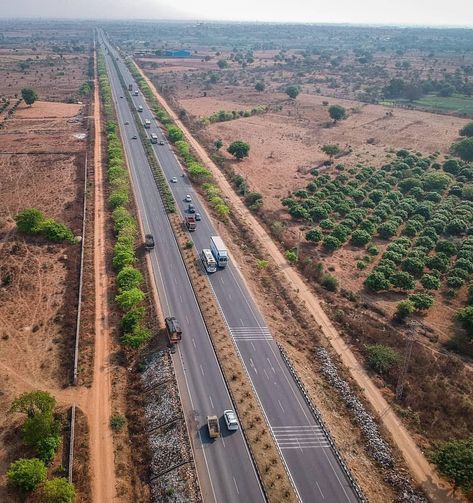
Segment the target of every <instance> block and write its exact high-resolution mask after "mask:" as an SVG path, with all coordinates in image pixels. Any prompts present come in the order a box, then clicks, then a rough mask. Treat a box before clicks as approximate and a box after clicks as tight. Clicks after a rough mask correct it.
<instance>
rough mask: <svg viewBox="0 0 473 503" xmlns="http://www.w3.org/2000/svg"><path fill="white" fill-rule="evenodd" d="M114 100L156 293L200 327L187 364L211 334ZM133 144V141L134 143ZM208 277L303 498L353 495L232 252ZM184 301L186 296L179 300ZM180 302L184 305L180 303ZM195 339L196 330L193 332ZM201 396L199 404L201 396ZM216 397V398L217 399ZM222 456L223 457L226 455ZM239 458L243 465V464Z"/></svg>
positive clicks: (162, 157) (125, 111)
mask: <svg viewBox="0 0 473 503" xmlns="http://www.w3.org/2000/svg"><path fill="white" fill-rule="evenodd" d="M112 51H113V49H112ZM113 54H114V57H115V58H116V57H118V54H117V53H116V52H113ZM116 62H117V64H118V67H119V71H120V73H121V74H122V76H123V78H124V80H125V82H126V83H127V84H129V83H133V89H134V90H135V89H138V87H137V85H136V82H135V81H134V79H133V77H132V75H131V74H130V72H129V70H128V69H127V68H126V65H125V64H124V62H123V61H122V60H121V58H119V59H118V60H117V61H116ZM112 86H113V88H114V90H115V91H114V92H115V94H117V95H118V96H124V93H125V92H128V91H125V90H124V89H123V88H122V87H121V85H120V82H119V81H118V78H117V77H116V75H114V72H112ZM130 94H131V93H130ZM132 100H133V103H134V105H135V106H136V107H138V105H141V106H142V107H143V112H142V113H140V116H141V117H142V122H143V123H144V121H145V119H150V120H151V128H150V129H148V130H147V132H148V135H149V136H150V135H151V134H152V133H155V134H156V135H157V136H158V141H161V140H162V141H164V142H165V144H164V145H159V143H158V144H153V147H154V151H155V153H156V156H157V158H158V160H159V163H160V165H161V167H162V169H163V171H164V173H165V175H166V177H167V179H168V180H171V179H172V178H173V177H176V178H177V183H170V187H171V190H172V192H173V194H174V197H175V199H176V203H177V207H178V211H179V212H180V213H181V215H182V216H183V215H184V214H185V212H186V209H187V203H186V202H184V199H185V197H186V195H187V194H189V195H190V196H191V198H192V203H193V204H194V206H195V207H196V211H197V212H198V213H200V214H201V216H202V220H201V221H200V222H197V230H196V231H195V232H193V233H191V234H190V237H191V238H192V240H193V241H194V243H195V246H196V249H197V251H198V252H200V250H202V249H203V248H210V236H214V235H218V230H216V229H215V227H214V225H213V223H212V222H211V221H210V218H209V216H208V215H207V212H206V211H205V208H204V207H203V205H201V203H200V201H199V199H198V196H197V194H196V193H195V191H194V190H193V188H192V184H191V183H190V181H189V180H188V179H187V176H184V177H183V176H182V175H183V174H184V171H183V169H182V167H181V165H180V163H179V162H178V160H177V159H176V157H175V155H174V152H173V150H172V148H171V146H170V145H169V144H168V143H167V141H166V138H165V136H164V134H163V132H162V131H161V129H160V127H159V125H158V123H157V121H156V120H155V119H154V114H153V113H152V112H151V110H150V108H149V106H148V104H147V102H146V100H145V98H144V97H143V95H142V93H141V92H140V93H139V96H132ZM117 103H118V108H119V118H120V121H121V124H120V127H121V129H122V130H124V131H125V133H124V140H125V145H126V149H127V152H128V150H130V154H129V156H132V157H133V159H134V163H133V164H134V165H135V168H132V170H133V171H135V170H136V166H139V173H140V174H139V176H138V177H137V176H136V173H134V174H133V178H134V179H135V177H136V178H137V180H136V182H135V181H134V185H135V190H137V189H138V187H137V186H138V185H140V186H141V188H140V189H138V190H137V192H141V191H142V192H143V193H142V194H141V196H139V197H138V199H139V201H138V205H139V208H140V211H141V213H142V215H143V218H144V220H145V222H146V220H148V222H149V224H152V226H153V228H152V230H151V233H154V236H155V237H156V238H157V253H158V254H159V251H158V250H160V249H162V248H163V247H165V249H166V253H165V258H164V260H163V259H162V258H161V256H160V257H159V260H156V261H154V263H153V265H154V267H155V270H156V271H160V272H159V273H158V274H160V275H164V274H165V270H167V269H168V268H172V269H171V270H170V271H168V272H169V273H170V274H169V275H170V276H171V277H170V278H169V282H168V281H166V280H164V281H161V284H162V285H164V289H165V292H163V291H160V296H161V299H162V298H163V296H167V297H170V296H173V297H176V298H174V299H173V301H174V302H177V304H179V303H181V309H180V310H179V312H177V311H173V312H174V314H175V315H176V317H178V318H179V319H182V316H183V317H184V320H185V319H186V316H188V317H189V321H190V324H189V325H188V326H189V333H192V334H195V333H196V330H197V331H198V332H199V334H200V332H202V335H201V336H199V342H198V345H199V351H198V353H199V356H198V358H197V355H196V354H195V353H194V354H190V353H192V348H190V349H191V351H190V353H188V351H187V347H186V345H187V346H188V345H189V340H188V339H186V338H185V336H184V340H183V342H182V343H181V347H180V350H181V353H182V355H183V356H184V361H185V365H186V366H187V367H189V366H190V360H191V359H200V358H202V354H201V345H202V347H203V346H204V345H205V346H206V347H207V346H208V345H209V342H208V341H204V339H205V338H206V337H207V339H208V336H207V334H206V332H205V329H204V328H203V327H202V328H200V327H201V325H202V322H201V320H200V315H199V314H198V310H197V307H195V299H193V300H192V301H190V300H188V299H189V298H190V297H191V296H192V295H191V293H190V292H189V294H187V287H186V285H185V283H186V279H185V277H183V278H182V280H181V278H180V276H181V275H182V276H185V273H182V272H179V269H180V268H182V267H183V265H182V263H181V261H180V258H179V256H178V252H177V250H175V251H173V250H174V248H175V243H174V242H173V238H172V236H170V235H168V231H169V229H168V231H166V232H164V229H163V227H166V225H165V223H164V222H163V221H160V222H159V223H156V224H155V223H154V222H155V221H157V220H161V217H160V218H159V219H158V218H157V215H158V214H161V213H162V211H163V210H162V208H161V205H160V203H159V202H158V200H157V199H158V198H157V189H156V188H155V187H153V186H152V182H151V179H152V178H150V176H148V175H146V174H145V171H148V172H149V171H150V169H149V167H148V163H147V162H146V159H144V158H143V157H140V154H139V152H141V155H142V156H143V155H144V153H143V152H142V148H140V145H139V143H140V142H139V140H130V138H131V136H132V135H133V134H136V132H135V129H134V127H135V126H134V124H135V123H134V120H133V118H132V116H131V112H130V110H129V106H128V103H127V100H126V99H125V97H124V98H118V99H117ZM125 120H128V121H129V126H124V121H125ZM130 144H132V146H131V147H130ZM149 175H150V173H149ZM158 206H159V211H158ZM172 255H173V256H172ZM178 275H179V276H178ZM163 279H164V278H163ZM209 281H210V284H211V286H212V288H213V291H214V293H215V297H216V299H217V301H218V303H219V306H220V308H221V312H222V314H223V316H224V318H225V321H226V323H227V325H228V328H229V330H230V333H231V334H232V337H233V339H234V341H235V344H236V346H237V348H238V350H239V352H240V355H241V358H242V361H243V363H244V365H245V367H246V370H247V372H248V375H249V376H250V379H251V381H252V383H253V386H254V389H255V391H256V394H257V396H258V399H259V401H260V403H261V405H262V408H263V411H264V413H265V415H266V418H267V420H268V423H269V424H270V427H271V430H272V433H273V435H274V438H275V439H276V442H277V444H278V447H279V449H280V450H281V453H282V455H283V459H284V461H285V463H286V465H287V467H288V470H289V472H290V474H291V477H292V480H293V482H294V485H295V487H296V491H297V493H298V495H299V497H300V499H301V500H302V501H303V502H307V503H313V502H329V503H332V502H333V503H341V502H355V501H358V499H357V497H356V495H355V493H354V491H353V489H352V487H351V484H350V483H349V481H348V478H347V477H346V475H345V473H344V471H343V470H342V469H341V467H340V465H339V463H338V461H337V458H336V456H335V455H334V453H333V451H332V449H331V447H330V446H329V443H328V441H327V438H326V436H325V434H324V432H323V430H322V429H321V427H320V425H319V424H318V422H317V421H316V420H315V418H314V417H313V415H312V413H311V412H310V409H309V407H308V406H307V404H306V403H305V401H304V398H303V396H302V394H301V392H300V390H299V388H298V387H297V385H296V383H295V381H294V380H293V378H292V376H291V374H290V372H289V371H288V369H287V367H286V365H285V363H284V361H283V359H282V357H281V354H280V352H279V349H278V347H277V345H276V343H275V341H274V339H273V338H272V336H271V333H270V331H269V329H268V327H267V326H266V323H265V321H264V318H263V316H262V315H261V313H260V311H259V309H258V307H257V306H256V304H255V302H254V300H253V298H252V295H251V293H250V292H249V290H248V288H247V287H246V285H245V283H244V281H243V279H242V277H241V274H240V272H239V270H238V269H237V267H236V266H235V263H234V262H233V260H232V258H231V257H230V262H229V264H228V266H227V267H226V268H225V269H219V270H218V271H217V272H216V273H214V274H211V275H209ZM158 283H159V282H158ZM187 283H188V282H187ZM183 299H185V300H184V301H183ZM183 303H184V305H182V304H183ZM175 305H176V304H174V303H173V304H172V307H173V309H174V308H175ZM182 307H184V309H182ZM194 307H195V309H194ZM194 311H195V313H194ZM181 312H182V315H181ZM191 316H192V318H191ZM186 326H187V325H186V323H185V324H184V327H185V328H186ZM191 327H192V328H191ZM185 332H187V330H185ZM195 337H196V336H195V335H194V338H195ZM211 352H212V347H211V346H210V347H209V353H211ZM206 353H207V352H206ZM205 358H206V363H205V366H204V367H203V368H204V369H205V373H206V374H211V375H215V381H217V380H218V379H217V376H219V370H218V368H217V366H216V365H213V366H212V367H210V366H209V367H208V366H207V362H211V361H212V356H211V355H210V354H209V356H206V357H205ZM186 359H187V361H186ZM214 359H215V358H214V357H213V360H214ZM194 363H195V365H197V366H199V365H200V363H199V362H198V361H196V362H194V361H192V364H194ZM189 368H190V367H189ZM214 373H215V374H214ZM196 378H197V379H198V380H203V379H204V378H205V376H203V375H200V376H199V375H197V377H196ZM188 381H189V379H188ZM194 385H198V383H196V382H194ZM206 386H207V385H206V384H205V385H202V384H201V385H200V388H203V389H204V390H205V389H206ZM191 394H192V393H191ZM192 396H193V397H194V396H195V398H193V401H194V406H195V407H197V409H198V410H201V411H202V413H201V419H202V416H203V414H206V413H207V412H204V411H207V407H208V400H206V396H205V391H203V392H201V393H200V394H199V393H198V391H197V390H196V394H195V395H192ZM201 399H202V400H203V402H201ZM222 399H223V401H222V402H218V403H219V404H220V403H221V406H220V408H221V410H223V408H224V407H225V405H224V404H225V400H224V397H222ZM214 403H216V401H215V400H214ZM217 410H218V407H217ZM217 443H218V442H215V444H214V445H212V450H213V449H216V448H217ZM194 444H195V443H194ZM208 451H210V450H209V449H204V452H205V453H206V454H207V452H208ZM234 454H235V456H234V459H235V458H236V459H238V458H239V456H240V454H236V453H234ZM223 455H225V453H224V454H223ZM219 459H222V458H219ZM225 462H227V465H229V466H228V471H229V472H231V471H232V470H237V469H238V468H239V467H240V466H241V465H242V464H243V463H242V461H241V459H240V461H239V462H237V464H236V465H235V464H234V463H235V461H234V460H232V461H229V460H227V459H225ZM244 464H245V465H246V462H245V463H244ZM220 468H221V467H220ZM229 476H230V475H229ZM230 478H231V476H230ZM240 490H241V489H240ZM257 498H258V497H256V499H254V496H248V497H243V496H241V495H240V497H239V501H252V502H253V501H258V499H257ZM217 500H218V501H219V502H220V501H221V502H222V503H223V502H226V501H230V500H228V499H226V498H223V499H220V498H219V497H217Z"/></svg>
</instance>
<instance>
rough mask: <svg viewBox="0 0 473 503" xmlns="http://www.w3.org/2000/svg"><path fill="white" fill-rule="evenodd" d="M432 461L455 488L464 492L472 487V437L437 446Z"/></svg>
mask: <svg viewBox="0 0 473 503" xmlns="http://www.w3.org/2000/svg"><path fill="white" fill-rule="evenodd" d="M432 461H433V462H434V463H435V464H436V465H437V466H438V467H439V470H440V471H441V472H442V473H443V474H444V475H446V476H447V477H448V478H449V479H451V480H452V481H453V482H454V484H455V486H456V487H461V488H462V489H464V490H466V491H468V490H470V489H471V488H472V487H473V437H471V438H468V439H465V440H450V441H448V442H442V443H440V444H437V446H436V447H435V450H434V453H433V455H432Z"/></svg>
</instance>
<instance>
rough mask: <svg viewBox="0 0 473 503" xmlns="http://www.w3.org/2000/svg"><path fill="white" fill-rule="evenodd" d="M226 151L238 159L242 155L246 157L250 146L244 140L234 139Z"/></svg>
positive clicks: (241, 157)
mask: <svg viewBox="0 0 473 503" xmlns="http://www.w3.org/2000/svg"><path fill="white" fill-rule="evenodd" d="M227 152H228V153H229V154H231V155H233V156H234V157H236V158H237V159H238V160H241V159H243V158H244V157H248V154H249V152H250V146H249V145H248V143H245V142H244V141H241V140H236V141H234V142H232V143H231V144H230V146H229V147H228V149H227Z"/></svg>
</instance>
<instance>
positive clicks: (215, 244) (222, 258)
mask: <svg viewBox="0 0 473 503" xmlns="http://www.w3.org/2000/svg"><path fill="white" fill-rule="evenodd" d="M210 249H211V250H212V254H213V256H214V257H215V260H216V261H217V264H218V266H219V267H225V266H226V265H227V263H228V251H227V248H226V246H225V244H224V243H223V241H222V238H221V237H220V236H211V237H210Z"/></svg>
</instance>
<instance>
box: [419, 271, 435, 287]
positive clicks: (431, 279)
mask: <svg viewBox="0 0 473 503" xmlns="http://www.w3.org/2000/svg"><path fill="white" fill-rule="evenodd" d="M420 284H421V285H422V286H423V287H424V288H426V289H427V290H438V289H439V288H440V279H439V278H437V276H434V275H433V274H424V275H423V276H422V278H420Z"/></svg>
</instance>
